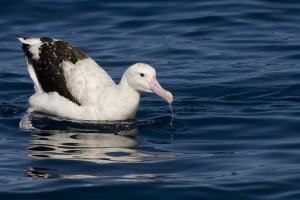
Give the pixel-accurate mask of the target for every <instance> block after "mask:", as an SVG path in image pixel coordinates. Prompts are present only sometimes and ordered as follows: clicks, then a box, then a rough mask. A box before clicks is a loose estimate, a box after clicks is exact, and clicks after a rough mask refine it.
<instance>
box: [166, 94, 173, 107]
mask: <svg viewBox="0 0 300 200" xmlns="http://www.w3.org/2000/svg"><path fill="white" fill-rule="evenodd" d="M165 97H166V98H165V99H166V100H167V102H168V103H169V104H171V103H172V102H173V95H172V93H171V92H167V93H166V96H165Z"/></svg>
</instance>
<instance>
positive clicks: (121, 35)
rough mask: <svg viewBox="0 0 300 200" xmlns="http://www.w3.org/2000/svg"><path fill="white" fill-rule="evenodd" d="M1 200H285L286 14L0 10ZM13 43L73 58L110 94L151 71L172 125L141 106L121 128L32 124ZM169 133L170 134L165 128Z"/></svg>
mask: <svg viewBox="0 0 300 200" xmlns="http://www.w3.org/2000/svg"><path fill="white" fill-rule="evenodd" d="M0 11H1V12H0V16H1V17H0V26H1V34H0V38H1V40H0V43H1V48H0V55H1V60H0V127H1V129H0V130H1V134H0V169H1V170H0V198H1V199H30V200H32V199H55V198H64V199H113V198H114V199H119V198H127V197H130V198H134V199H141V198H143V199H166V198H168V199H243V200H245V199H255V200H256V199H299V198H300V192H299V183H300V175H299V170H300V162H299V156H300V153H299V152H300V151H299V150H300V145H299V142H300V134H299V133H300V106H299V103H300V82H299V77H300V66H299V59H300V53H299V50H300V37H299V33H300V26H299V17H300V16H299V13H300V3H299V2H298V1H292V0H291V1H288V2H287V1H283V0H276V1H269V0H248V1H232V0H222V1H221V0H215V1H189V2H188V3H187V2H184V1H171V2H170V1H149V2H144V1H143V2H140V1H126V2H124V1H118V0H116V1H107V2H103V1H80V0H77V1H38V0H28V1H20V2H15V1H1V7H0ZM16 35H27V36H35V37H40V36H48V37H53V38H58V39H62V40H65V41H67V42H69V43H72V44H74V45H75V46H77V47H79V48H81V49H83V50H84V51H85V52H87V53H88V54H89V55H90V56H91V57H92V58H93V59H94V60H96V61H97V62H98V63H99V64H100V65H101V66H102V67H103V68H104V69H105V70H106V71H107V72H108V73H109V74H110V75H111V76H112V78H113V79H114V80H115V81H116V82H119V80H120V77H121V75H122V74H123V72H124V71H125V70H126V69H127V67H128V66H130V65H131V64H133V63H136V62H140V61H143V62H146V63H148V64H150V65H152V66H153V67H155V68H156V70H157V78H158V80H159V82H160V84H161V85H162V86H163V87H164V88H165V89H167V90H169V91H171V92H172V94H173V96H174V103H173V104H172V108H173V112H174V117H172V114H171V112H170V110H169V107H168V104H167V103H166V102H165V101H164V100H163V99H161V98H159V97H158V96H155V95H153V94H144V95H143V96H142V99H141V103H140V107H139V110H138V114H137V116H136V119H135V121H126V122H118V123H99V122H94V123H88V122H84V121H81V122H80V121H70V120H67V119H63V118H59V117H53V116H49V115H44V114H34V115H32V116H31V117H30V118H28V122H29V123H31V124H32V126H33V127H36V128H35V129H34V130H29V131H28V130H27V131H24V130H20V129H19V128H18V125H19V122H20V120H21V117H22V115H24V113H25V110H26V109H27V108H28V106H29V105H28V97H29V96H30V95H32V93H33V84H32V81H31V80H30V78H29V75H28V72H27V70H26V63H25V58H24V56H23V52H22V50H21V44H20V42H19V41H18V40H17V38H16ZM170 122H172V124H170Z"/></svg>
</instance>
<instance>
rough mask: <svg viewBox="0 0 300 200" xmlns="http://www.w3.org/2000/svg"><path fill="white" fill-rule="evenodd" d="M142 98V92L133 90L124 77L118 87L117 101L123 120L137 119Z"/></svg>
mask: <svg viewBox="0 0 300 200" xmlns="http://www.w3.org/2000/svg"><path fill="white" fill-rule="evenodd" d="M140 96H141V94H140V92H137V91H136V90H134V89H132V88H131V87H130V86H129V84H128V82H127V80H126V79H125V78H124V77H122V79H121V81H120V83H119V84H118V85H116V100H117V101H118V105H119V106H118V109H119V113H120V117H121V118H124V119H125V118H126V119H133V118H134V117H135V115H136V112H137V109H138V106H139V102H140Z"/></svg>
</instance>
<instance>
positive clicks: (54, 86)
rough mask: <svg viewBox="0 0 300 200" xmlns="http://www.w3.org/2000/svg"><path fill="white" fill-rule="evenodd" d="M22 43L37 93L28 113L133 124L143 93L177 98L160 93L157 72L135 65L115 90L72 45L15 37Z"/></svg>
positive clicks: (100, 71)
mask: <svg viewBox="0 0 300 200" xmlns="http://www.w3.org/2000/svg"><path fill="white" fill-rule="evenodd" d="M17 37H18V39H19V40H20V41H21V42H22V43H23V45H22V49H23V51H24V54H25V57H26V61H27V69H28V72H29V74H30V77H31V79H32V81H33V83H34V89H35V93H34V94H33V95H32V96H31V97H30V98H29V104H30V107H29V108H28V109H27V111H26V112H27V113H31V112H43V113H47V114H51V115H56V116H61V117H66V118H71V119H78V120H110V121H114V120H127V119H134V117H135V115H136V112H137V109H138V105H139V102H140V96H141V93H142V92H150V93H155V94H157V95H159V96H160V97H162V98H164V99H165V100H166V101H167V102H168V103H169V104H171V103H172V101H173V96H172V94H171V93H170V92H169V91H166V90H165V89H163V88H162V87H161V85H160V84H159V82H158V81H157V79H156V71H155V69H154V68H153V67H151V66H150V65H148V64H146V63H142V62H140V63H136V64H133V65H132V66H130V67H129V68H128V69H127V70H126V71H125V72H124V74H123V76H122V78H121V81H120V83H119V84H116V83H115V82H114V81H113V80H112V78H111V77H110V76H109V75H108V73H107V72H106V71H105V70H104V69H102V68H101V67H100V66H99V65H98V64H97V63H96V62H95V61H94V60H93V59H91V58H90V57H89V56H88V55H87V54H86V53H84V52H83V51H82V50H80V49H78V48H76V47H75V46H74V45H72V44H69V43H67V42H64V41H62V40H58V39H52V38H48V37H41V38H33V37H25V36H17Z"/></svg>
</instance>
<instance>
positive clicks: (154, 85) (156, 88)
mask: <svg viewBox="0 0 300 200" xmlns="http://www.w3.org/2000/svg"><path fill="white" fill-rule="evenodd" d="M149 85H150V88H151V91H152V92H153V93H155V94H157V95H158V96H160V97H162V98H164V99H165V100H166V101H167V102H168V103H169V104H171V103H172V101H173V95H172V94H171V92H169V91H167V90H165V89H164V88H162V87H161V86H160V84H159V82H158V81H157V79H156V77H155V76H153V77H152V79H151V82H150V83H149Z"/></svg>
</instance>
